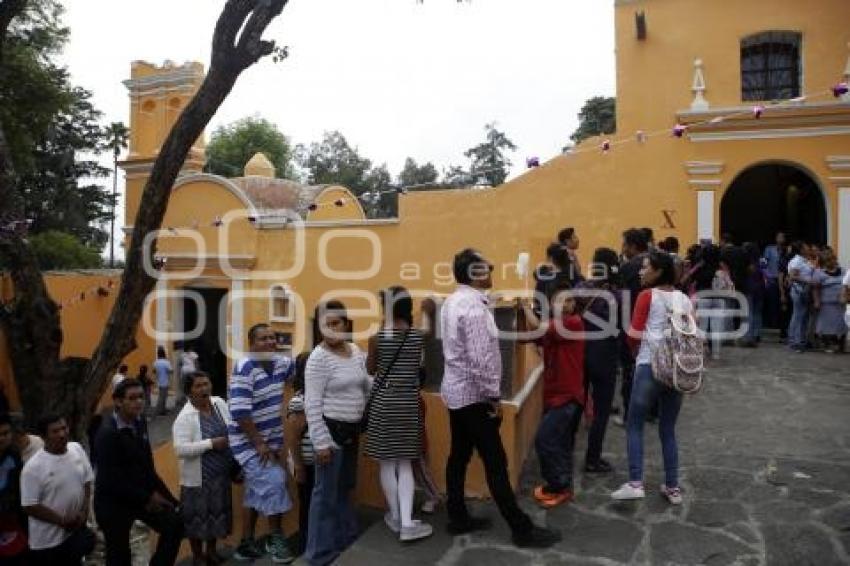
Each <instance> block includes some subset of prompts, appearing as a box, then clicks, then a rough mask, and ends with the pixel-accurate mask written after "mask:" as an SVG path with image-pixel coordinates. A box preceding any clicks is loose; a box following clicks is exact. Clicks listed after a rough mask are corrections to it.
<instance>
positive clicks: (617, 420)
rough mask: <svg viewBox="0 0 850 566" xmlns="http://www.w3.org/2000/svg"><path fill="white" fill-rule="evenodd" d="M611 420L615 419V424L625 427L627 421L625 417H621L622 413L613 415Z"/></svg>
mask: <svg viewBox="0 0 850 566" xmlns="http://www.w3.org/2000/svg"><path fill="white" fill-rule="evenodd" d="M611 420H612V421H614V424H615V425H617V426H621V427H624V428H625V426H626V423H625V422H624V421H623V417H621V416H620V415H614V416H613V417H611Z"/></svg>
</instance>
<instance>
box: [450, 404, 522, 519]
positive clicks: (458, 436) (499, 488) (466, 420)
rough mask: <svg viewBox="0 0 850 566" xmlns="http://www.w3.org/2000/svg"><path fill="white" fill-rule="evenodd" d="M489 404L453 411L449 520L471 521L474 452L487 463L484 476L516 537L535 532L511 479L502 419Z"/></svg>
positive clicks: (451, 417)
mask: <svg viewBox="0 0 850 566" xmlns="http://www.w3.org/2000/svg"><path fill="white" fill-rule="evenodd" d="M491 410H492V408H491V406H490V405H489V404H487V403H476V404H474V405H469V406H467V407H463V408H461V409H455V410H449V426H450V429H451V434H452V447H451V453H450V454H449V461H448V464H447V465H446V491H447V496H448V501H447V504H446V506H447V510H448V513H449V520H450V521H452V522H459V523H462V522H464V521H466V520H468V519H469V511H468V510H467V508H466V502H465V500H464V484H465V483H466V468H467V466H468V465H469V460H470V458H472V450H473V449H475V450H477V451H478V455H479V456H480V458H481V460H482V462H483V463H484V473H485V475H486V477H487V486H488V487H489V488H490V494H491V495H492V496H493V499H494V500H495V501H496V505H498V507H499V511H500V512H501V513H502V516H503V517H504V518H505V521H507V523H508V525H509V526H510V527H511V530H512V531H513V532H514V533H526V532H528V531H530V530H531V527H532V522H531V519H530V518H529V516H528V515H526V514H525V512H523V510H522V509H520V508H519V505H517V501H516V496H515V495H514V491H513V488H512V487H511V482H510V479H509V478H508V459H507V457H506V456H505V449H504V447H503V446H502V437H501V436H500V435H499V425H500V424H501V419H500V418H496V417H494V416H491V415H490V412H491Z"/></svg>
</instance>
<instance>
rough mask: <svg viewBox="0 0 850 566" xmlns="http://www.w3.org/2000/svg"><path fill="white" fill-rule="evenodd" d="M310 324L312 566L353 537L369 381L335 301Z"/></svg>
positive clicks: (307, 404)
mask: <svg viewBox="0 0 850 566" xmlns="http://www.w3.org/2000/svg"><path fill="white" fill-rule="evenodd" d="M314 321H315V322H314V324H316V325H317V327H318V334H319V336H320V337H321V342H320V343H319V345H318V346H316V347H315V348H314V349H313V352H312V353H311V354H310V358H309V359H308V360H307V367H306V368H305V370H304V373H305V378H304V382H305V383H304V389H305V391H304V412H305V413H306V414H307V428H308V430H309V433H310V439H311V440H312V441H313V449H314V453H315V456H314V459H315V466H316V469H315V480H314V481H315V484H314V486H313V496H312V498H311V500H310V517H309V519H308V525H309V526H308V528H307V550H306V558H307V561H308V562H309V563H310V564H311V566H324V565H325V564H330V563H332V562H333V561H334V560H336V559H337V557H338V556H339V555H340V553H342V551H343V550H345V549H346V548H347V547H348V546H349V545H350V544H351V543H352V542H354V540H355V539H356V538H357V535H358V532H357V521H356V519H355V517H354V509H353V507H352V504H351V492H352V491H353V489H354V486H355V485H356V483H357V452H358V450H357V448H358V445H359V441H360V438H359V436H360V427H361V424H360V421H361V420H362V419H363V410H364V408H365V407H366V400H367V397H368V395H369V390H370V388H371V383H370V378H369V375H368V374H367V373H366V355H365V354H364V352H363V351H362V350H360V348H358V347H357V346H356V345H355V344H354V343H352V342H350V341H349V338H350V335H351V322H350V321H349V319H348V316H347V314H346V311H345V306H344V305H343V304H342V303H341V302H339V301H328V302H327V303H324V304H321V305H319V306H318V307H317V308H316V316H315V318H314Z"/></svg>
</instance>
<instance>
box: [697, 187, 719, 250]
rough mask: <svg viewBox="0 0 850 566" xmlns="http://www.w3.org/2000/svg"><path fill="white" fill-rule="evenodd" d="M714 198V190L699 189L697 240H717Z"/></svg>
mask: <svg viewBox="0 0 850 566" xmlns="http://www.w3.org/2000/svg"><path fill="white" fill-rule="evenodd" d="M714 198H715V197H714V191H697V241H700V240H704V239H710V240H712V241H715V238H714Z"/></svg>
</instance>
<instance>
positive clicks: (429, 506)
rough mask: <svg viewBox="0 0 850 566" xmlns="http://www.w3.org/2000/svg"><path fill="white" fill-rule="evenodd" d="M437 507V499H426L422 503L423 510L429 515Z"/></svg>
mask: <svg viewBox="0 0 850 566" xmlns="http://www.w3.org/2000/svg"><path fill="white" fill-rule="evenodd" d="M436 509H437V500H436V499H426V500H425V502H424V503H422V512H423V513H427V514H428V515H430V514H432V513H433V512H434V511H435V510H436Z"/></svg>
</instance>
